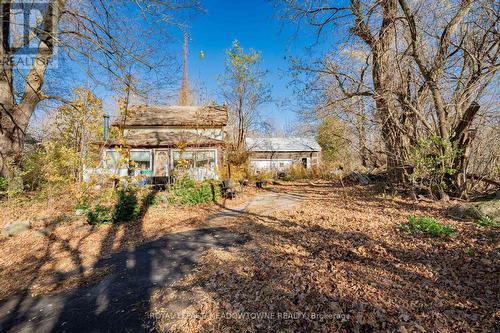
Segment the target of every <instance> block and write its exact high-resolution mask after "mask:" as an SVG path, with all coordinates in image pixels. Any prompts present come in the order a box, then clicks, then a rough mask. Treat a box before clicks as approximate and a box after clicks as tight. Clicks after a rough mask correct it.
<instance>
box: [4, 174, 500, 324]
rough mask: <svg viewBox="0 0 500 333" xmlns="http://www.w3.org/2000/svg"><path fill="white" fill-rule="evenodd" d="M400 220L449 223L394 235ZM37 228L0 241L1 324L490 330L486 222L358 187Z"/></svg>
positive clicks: (254, 196)
mask: <svg viewBox="0 0 500 333" xmlns="http://www.w3.org/2000/svg"><path fill="white" fill-rule="evenodd" d="M18 204H19V203H18ZM7 208H9V207H7ZM54 210H56V211H57V207H55V208H54ZM2 214H4V215H3V216H2V218H6V217H11V216H10V215H8V214H14V213H12V212H11V213H8V212H7V210H6V211H4V212H3V213H2ZM45 214H48V213H47V212H45ZM410 216H416V217H428V218H433V219H435V221H439V223H440V224H442V225H444V226H446V227H450V228H453V230H454V231H455V232H454V233H453V235H450V237H433V236H432V235H428V234H425V233H411V232H406V231H405V230H402V228H401V226H402V225H404V224H406V223H408V219H409V217H410ZM41 218H42V217H40V219H41ZM37 221H38V220H37ZM39 223H41V222H39ZM436 223H437V222H436ZM36 228H37V224H36V223H34V226H33V229H32V230H30V231H27V232H25V233H22V234H20V235H17V236H13V237H10V238H2V239H1V243H0V254H1V255H0V268H1V272H0V282H1V288H0V298H1V299H2V301H0V329H1V330H2V331H12V332H17V331H26V332H28V331H34V330H39V331H42V332H48V331H67V332H72V331H127V330H128V331H134V332H138V331H161V332H207V331H216V332H225V331H239V332H277V331H284V332H288V331H290V332H312V331H318V332H321V331H323V332H331V331H337V332H353V331H354V332H356V331H358V332H367V331H368V332H369V331H397V330H399V331H400V332H412V331H413V332H426V331H427V332H455V331H495V329H498V322H499V313H498V308H499V301H498V294H499V290H498V288H499V287H498V286H499V283H498V282H499V281H498V254H499V253H498V230H497V229H495V228H485V227H480V226H477V225H476V224H475V223H474V221H457V220H453V219H450V218H449V217H447V216H446V212H445V209H444V207H441V206H440V205H439V204H438V203H427V202H413V201H408V200H404V199H400V198H389V197H385V196H381V195H379V194H377V192H376V191H375V189H374V188H372V187H370V186H363V187H362V186H351V187H341V186H340V185H338V184H334V183H330V182H318V183H289V184H286V185H280V186H274V187H271V188H268V189H265V190H260V191H256V190H254V189H252V190H251V191H250V193H249V194H245V195H244V196H243V197H242V198H239V199H237V200H236V201H234V202H231V205H229V206H227V207H222V205H220V206H219V205H216V204H212V205H201V206H195V207H189V208H182V207H172V206H167V205H166V204H159V205H157V206H153V207H150V208H149V210H148V211H147V212H146V214H145V215H144V217H143V218H141V219H139V220H138V221H135V222H130V223H128V224H118V225H103V226H99V227H94V228H91V227H89V226H85V225H83V226H82V225H79V226H78V225H77V223H74V222H71V221H69V222H64V223H60V224H58V225H56V226H54V227H53V228H51V229H50V230H49V233H48V236H43V235H40V234H39V233H37V232H36V231H35V229H36ZM21 248H29V249H30V251H20V250H19V249H21Z"/></svg>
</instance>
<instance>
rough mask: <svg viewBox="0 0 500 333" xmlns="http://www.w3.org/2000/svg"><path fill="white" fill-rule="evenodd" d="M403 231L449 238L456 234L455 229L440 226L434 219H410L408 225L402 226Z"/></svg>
mask: <svg viewBox="0 0 500 333" xmlns="http://www.w3.org/2000/svg"><path fill="white" fill-rule="evenodd" d="M401 229H402V230H404V231H407V232H411V233H423V234H427V235H429V236H432V237H443V238H447V237H449V236H451V235H452V234H454V233H455V229H454V228H453V227H450V226H447V225H443V224H440V223H438V222H437V221H436V219H434V218H432V217H425V216H423V217H417V216H414V215H411V216H409V217H408V223H407V224H403V225H401Z"/></svg>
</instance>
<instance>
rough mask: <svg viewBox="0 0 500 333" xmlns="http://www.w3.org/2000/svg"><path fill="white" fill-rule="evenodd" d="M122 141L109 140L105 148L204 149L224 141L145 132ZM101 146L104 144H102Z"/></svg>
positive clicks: (173, 133)
mask: <svg viewBox="0 0 500 333" xmlns="http://www.w3.org/2000/svg"><path fill="white" fill-rule="evenodd" d="M124 139H125V140H124V141H125V142H123V141H120V140H110V141H108V142H107V143H106V146H111V147H112V146H122V145H123V146H126V147H140V148H149V147H171V148H181V147H187V146H189V147H193V146H194V147H206V146H218V145H223V144H224V141H222V140H216V139H212V138H209V137H206V136H203V135H199V134H196V133H190V132H147V133H137V132H135V133H130V134H128V135H126V136H125V137H124ZM101 144H104V143H103V142H102V143H101Z"/></svg>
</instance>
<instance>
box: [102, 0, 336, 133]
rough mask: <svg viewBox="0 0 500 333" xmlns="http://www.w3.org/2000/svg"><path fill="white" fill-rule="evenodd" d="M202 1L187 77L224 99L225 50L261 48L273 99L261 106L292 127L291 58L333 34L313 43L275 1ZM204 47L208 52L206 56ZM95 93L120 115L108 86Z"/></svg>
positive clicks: (176, 46)
mask: <svg viewBox="0 0 500 333" xmlns="http://www.w3.org/2000/svg"><path fill="white" fill-rule="evenodd" d="M202 5H203V9H204V11H203V12H200V13H195V14H193V15H192V17H191V19H189V21H188V27H187V31H188V33H189V37H190V39H189V58H188V70H189V74H188V75H189V79H190V82H191V84H192V86H193V87H194V88H195V89H196V88H198V89H199V88H200V87H201V88H203V89H202V90H203V93H202V94H203V95H204V96H206V97H208V98H209V99H215V100H216V101H217V102H218V103H220V104H222V103H223V98H222V96H221V95H220V89H219V85H218V80H217V78H218V76H220V75H222V74H223V73H224V60H225V50H226V49H228V48H230V47H231V45H232V42H233V41H234V40H235V39H237V40H238V41H239V42H240V45H241V46H242V47H243V48H245V49H249V48H253V49H255V50H257V51H259V52H261V54H262V67H263V68H264V69H265V70H267V71H268V76H267V80H266V81H267V83H269V85H270V86H271V95H272V98H273V101H272V102H270V103H268V104H266V105H262V106H261V107H260V110H259V111H260V113H261V115H262V118H263V120H267V119H271V120H272V122H273V125H274V126H275V127H276V129H278V130H279V129H282V128H283V127H289V126H291V124H292V123H293V122H294V121H295V120H296V119H297V116H296V110H297V108H298V104H299V103H298V101H297V96H295V95H294V93H293V90H294V87H292V86H290V83H291V80H292V78H291V76H290V73H289V67H290V56H294V57H299V58H302V57H312V56H313V55H316V56H317V55H318V54H321V53H322V52H323V51H325V50H327V49H328V46H331V45H332V44H331V43H332V42H333V40H332V37H335V36H334V35H332V34H329V36H328V39H329V41H328V43H319V44H315V42H316V35H315V30H312V28H310V27H307V26H306V25H303V26H302V27H301V29H300V31H299V33H298V34H297V25H296V23H294V22H290V21H283V20H281V19H280V18H279V13H278V12H277V10H276V8H274V6H273V1H269V0H251V1H250V0H248V1H246V0H203V1H202ZM131 25H133V24H131ZM171 32H172V36H171V37H173V38H172V39H170V38H167V39H166V40H165V43H166V44H165V46H164V47H165V50H168V52H173V54H175V55H176V57H177V59H178V64H179V66H180V65H181V62H182V43H183V38H182V31H181V29H179V28H173V30H172V31H171ZM158 37H161V36H158ZM312 45H314V47H313V49H312V51H311V48H310V47H311V46H312ZM200 51H203V53H204V59H203V60H202V59H200ZM311 52H312V53H311ZM173 74H174V75H176V76H178V77H179V82H178V85H179V86H180V76H181V75H180V74H181V73H180V68H179V72H177V73H173ZM165 88H169V87H165ZM167 90H170V89H167ZM96 92H97V93H98V95H101V96H102V97H104V109H105V112H107V113H110V114H112V115H113V114H116V113H117V109H118V108H117V105H116V101H115V98H114V97H113V95H114V93H113V92H112V91H111V90H109V91H108V90H107V87H101V88H96ZM101 93H102V94H101ZM165 94H169V93H167V92H166V93H165ZM170 94H171V93H170ZM175 102H176V98H172V99H171V100H170V103H175Z"/></svg>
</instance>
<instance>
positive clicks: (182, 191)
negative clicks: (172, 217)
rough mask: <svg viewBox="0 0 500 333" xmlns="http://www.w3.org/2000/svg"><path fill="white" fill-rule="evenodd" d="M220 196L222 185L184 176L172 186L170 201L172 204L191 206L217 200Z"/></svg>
mask: <svg viewBox="0 0 500 333" xmlns="http://www.w3.org/2000/svg"><path fill="white" fill-rule="evenodd" d="M220 196H221V193H220V187H219V186H218V185H217V184H216V183H214V182H213V181H208V180H206V181H203V182H200V183H197V182H195V181H193V180H192V179H189V178H183V179H181V180H179V181H178V182H177V183H176V184H175V185H174V186H173V187H172V190H171V195H170V197H169V201H170V203H172V204H178V205H186V206H190V205H196V204H200V203H205V202H211V201H217V200H218V199H219V198H220Z"/></svg>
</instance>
